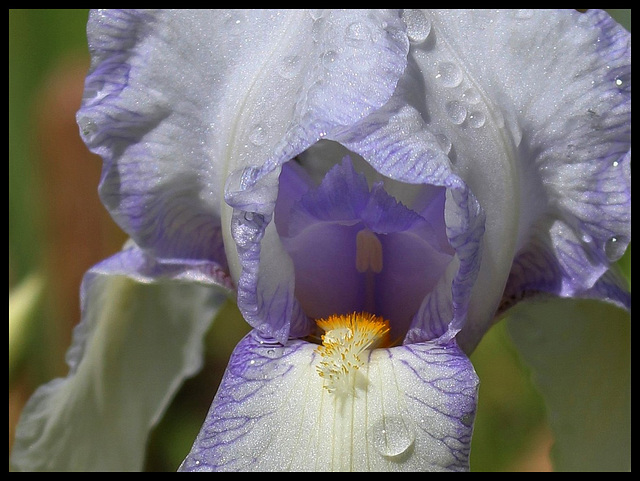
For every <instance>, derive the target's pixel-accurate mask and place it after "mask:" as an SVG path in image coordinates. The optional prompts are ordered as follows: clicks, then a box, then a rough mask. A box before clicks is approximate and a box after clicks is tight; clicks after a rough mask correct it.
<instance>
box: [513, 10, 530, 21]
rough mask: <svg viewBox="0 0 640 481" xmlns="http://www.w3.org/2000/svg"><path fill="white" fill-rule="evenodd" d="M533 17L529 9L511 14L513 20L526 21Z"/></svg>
mask: <svg viewBox="0 0 640 481" xmlns="http://www.w3.org/2000/svg"><path fill="white" fill-rule="evenodd" d="M531 17H533V10H532V9H530V8H520V9H518V10H516V11H515V12H514V14H513V18H515V19H516V20H528V19H530V18H531Z"/></svg>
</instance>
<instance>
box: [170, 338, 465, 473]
mask: <svg viewBox="0 0 640 481" xmlns="http://www.w3.org/2000/svg"><path fill="white" fill-rule="evenodd" d="M316 347H317V346H316V345H315V344H310V343H307V342H305V341H302V340H299V341H291V342H289V343H288V344H287V345H286V346H283V345H281V344H274V343H268V342H265V341H262V340H261V339H260V337H259V336H257V335H256V333H255V331H254V332H252V333H250V334H249V335H247V336H246V337H245V338H244V339H243V340H242V341H241V342H240V344H239V345H238V346H237V347H236V349H235V350H234V353H233V355H232V358H231V360H230V363H229V366H228V368H227V372H226V373H225V376H224V378H223V381H222V385H221V389H220V390H219V392H218V394H217V395H216V398H215V399H214V401H213V404H212V406H211V409H210V411H209V414H208V415H207V419H206V421H205V423H204V425H203V427H202V430H201V431H200V433H199V435H198V437H197V439H196V441H195V443H194V445H193V447H192V449H191V452H190V453H189V455H188V456H187V457H186V459H185V460H184V462H183V463H182V465H181V467H180V470H181V471H249V470H251V471H344V470H351V471H386V470H390V471H433V470H451V471H464V470H468V469H469V447H470V442H471V434H472V429H473V419H474V417H475V409H476V397H477V387H478V379H477V376H476V374H475V372H474V370H473V367H472V366H471V363H470V362H469V360H468V359H467V357H466V356H465V355H464V354H463V353H462V351H461V350H460V349H459V348H458V347H457V346H456V344H455V342H452V343H450V344H448V345H441V344H436V343H432V342H431V343H422V344H416V345H412V346H402V347H395V348H390V349H377V350H373V351H371V352H370V355H369V360H368V363H367V364H366V368H365V370H364V371H363V372H361V373H359V374H358V376H360V374H362V376H361V377H359V380H358V381H356V391H355V394H354V395H345V396H339V395H335V393H330V392H329V391H328V390H327V389H325V388H324V387H323V379H322V378H321V377H320V376H319V375H318V373H317V372H316V365H317V362H318V358H319V357H320V355H319V354H318V353H317V352H316V350H315V349H316Z"/></svg>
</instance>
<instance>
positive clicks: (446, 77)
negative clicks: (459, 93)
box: [436, 62, 462, 87]
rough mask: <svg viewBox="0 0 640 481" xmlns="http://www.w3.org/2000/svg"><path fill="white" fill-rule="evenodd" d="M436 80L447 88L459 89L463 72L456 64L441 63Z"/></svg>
mask: <svg viewBox="0 0 640 481" xmlns="http://www.w3.org/2000/svg"><path fill="white" fill-rule="evenodd" d="M436 79H438V81H440V83H441V84H442V85H444V86H445V87H457V86H458V85H460V83H461V82H462V70H460V67H458V66H457V65H456V64H455V63H452V62H441V63H440V64H439V65H438V72H437V73H436Z"/></svg>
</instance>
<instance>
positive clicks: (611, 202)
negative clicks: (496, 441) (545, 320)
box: [398, 10, 630, 349]
mask: <svg viewBox="0 0 640 481" xmlns="http://www.w3.org/2000/svg"><path fill="white" fill-rule="evenodd" d="M404 18H405V21H406V23H407V26H408V31H409V37H410V38H412V40H413V44H412V48H411V51H410V60H409V67H408V69H407V75H406V77H405V78H403V81H402V82H401V85H404V84H406V85H407V87H406V89H405V90H406V93H405V94H404V101H405V104H406V105H408V106H412V107H413V108H415V109H416V110H418V111H419V112H420V114H421V117H422V119H423V120H424V122H425V124H426V129H427V130H429V131H430V132H431V133H433V134H434V135H435V136H436V138H438V139H439V140H440V141H441V143H442V146H443V148H445V150H448V151H449V157H450V158H451V160H452V162H453V164H454V171H455V172H456V173H457V174H458V175H459V176H460V177H461V178H462V179H463V180H464V181H465V183H466V184H467V185H468V186H469V188H470V190H471V191H472V192H473V194H474V195H475V197H476V198H477V199H478V201H479V203H480V205H481V207H482V209H483V210H484V212H485V214H486V231H485V238H484V243H483V248H482V263H481V267H480V272H479V274H478V281H477V283H476V286H474V289H473V295H472V298H471V301H470V307H469V322H468V323H467V326H466V327H465V329H464V330H463V332H462V333H461V334H460V336H461V337H460V342H461V344H462V345H464V346H465V348H467V349H472V348H473V346H475V344H476V343H477V341H478V340H479V339H480V337H481V336H482V334H483V333H484V332H485V331H486V329H487V328H488V326H489V325H490V323H491V322H492V317H493V315H494V313H495V310H496V308H497V307H498V304H499V302H500V300H501V298H502V293H503V289H504V288H505V285H506V284H507V279H508V278H509V274H510V273H512V272H513V271H512V262H513V260H514V258H515V259H516V265H517V268H516V270H518V274H517V276H516V278H514V279H513V282H512V280H511V279H510V280H509V285H507V290H508V292H507V295H508V296H512V297H513V298H515V299H518V298H519V297H518V296H521V294H522V292H523V291H524V290H526V289H532V290H536V289H537V290H546V291H548V292H552V293H554V294H559V295H563V296H570V295H579V294H580V293H582V292H584V291H586V290H588V289H590V288H591V287H592V286H593V284H594V282H595V281H596V279H598V278H599V277H600V276H601V275H602V274H603V273H604V272H605V270H606V269H607V268H608V266H609V263H610V260H611V259H615V258H617V256H619V255H620V253H621V252H622V251H623V250H624V247H625V246H626V243H627V242H628V240H629V234H630V231H629V228H630V190H629V179H630V178H629V169H628V168H627V167H626V164H628V162H629V160H630V156H629V155H628V151H629V149H630V146H629V141H630V87H629V86H630V83H629V82H630V47H629V44H630V36H629V35H628V34H627V33H626V32H625V31H624V30H623V29H622V28H621V27H620V26H618V25H616V24H615V23H614V22H613V21H612V20H611V19H610V18H609V17H608V15H607V14H606V13H604V12H600V11H590V12H588V13H587V14H581V13H579V12H577V11H570V10H565V11H563V10H552V11H541V10H505V11H489V10H443V11H405V13H404ZM419 33H423V34H421V35H419ZM411 122H414V123H415V121H404V122H403V123H402V124H401V125H405V126H406V127H405V128H412V127H413V125H414V124H413V123H411ZM398 129H400V126H398ZM612 238H615V239H616V242H614V243H613V244H615V247H616V248H615V250H614V249H613V246H612V243H611V242H610V240H611V239H612ZM618 242H619V243H618ZM607 254H609V255H607ZM532 258H533V259H535V260H534V261H533V262H531V263H529V262H528V261H527V260H531V259H532ZM521 261H522V262H521ZM549 272H553V276H552V279H551V280H550V281H549V279H548V278H545V276H546V275H547V274H548V273H549Z"/></svg>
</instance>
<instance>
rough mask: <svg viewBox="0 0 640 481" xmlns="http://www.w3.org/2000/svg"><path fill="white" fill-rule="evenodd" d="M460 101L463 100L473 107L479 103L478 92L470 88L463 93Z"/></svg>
mask: <svg viewBox="0 0 640 481" xmlns="http://www.w3.org/2000/svg"><path fill="white" fill-rule="evenodd" d="M462 100H464V101H465V102H467V103H468V104H471V105H475V104H477V103H478V102H480V100H481V99H480V94H479V93H478V91H477V90H476V89H474V88H470V89H467V90H465V92H464V93H463V94H462Z"/></svg>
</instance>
